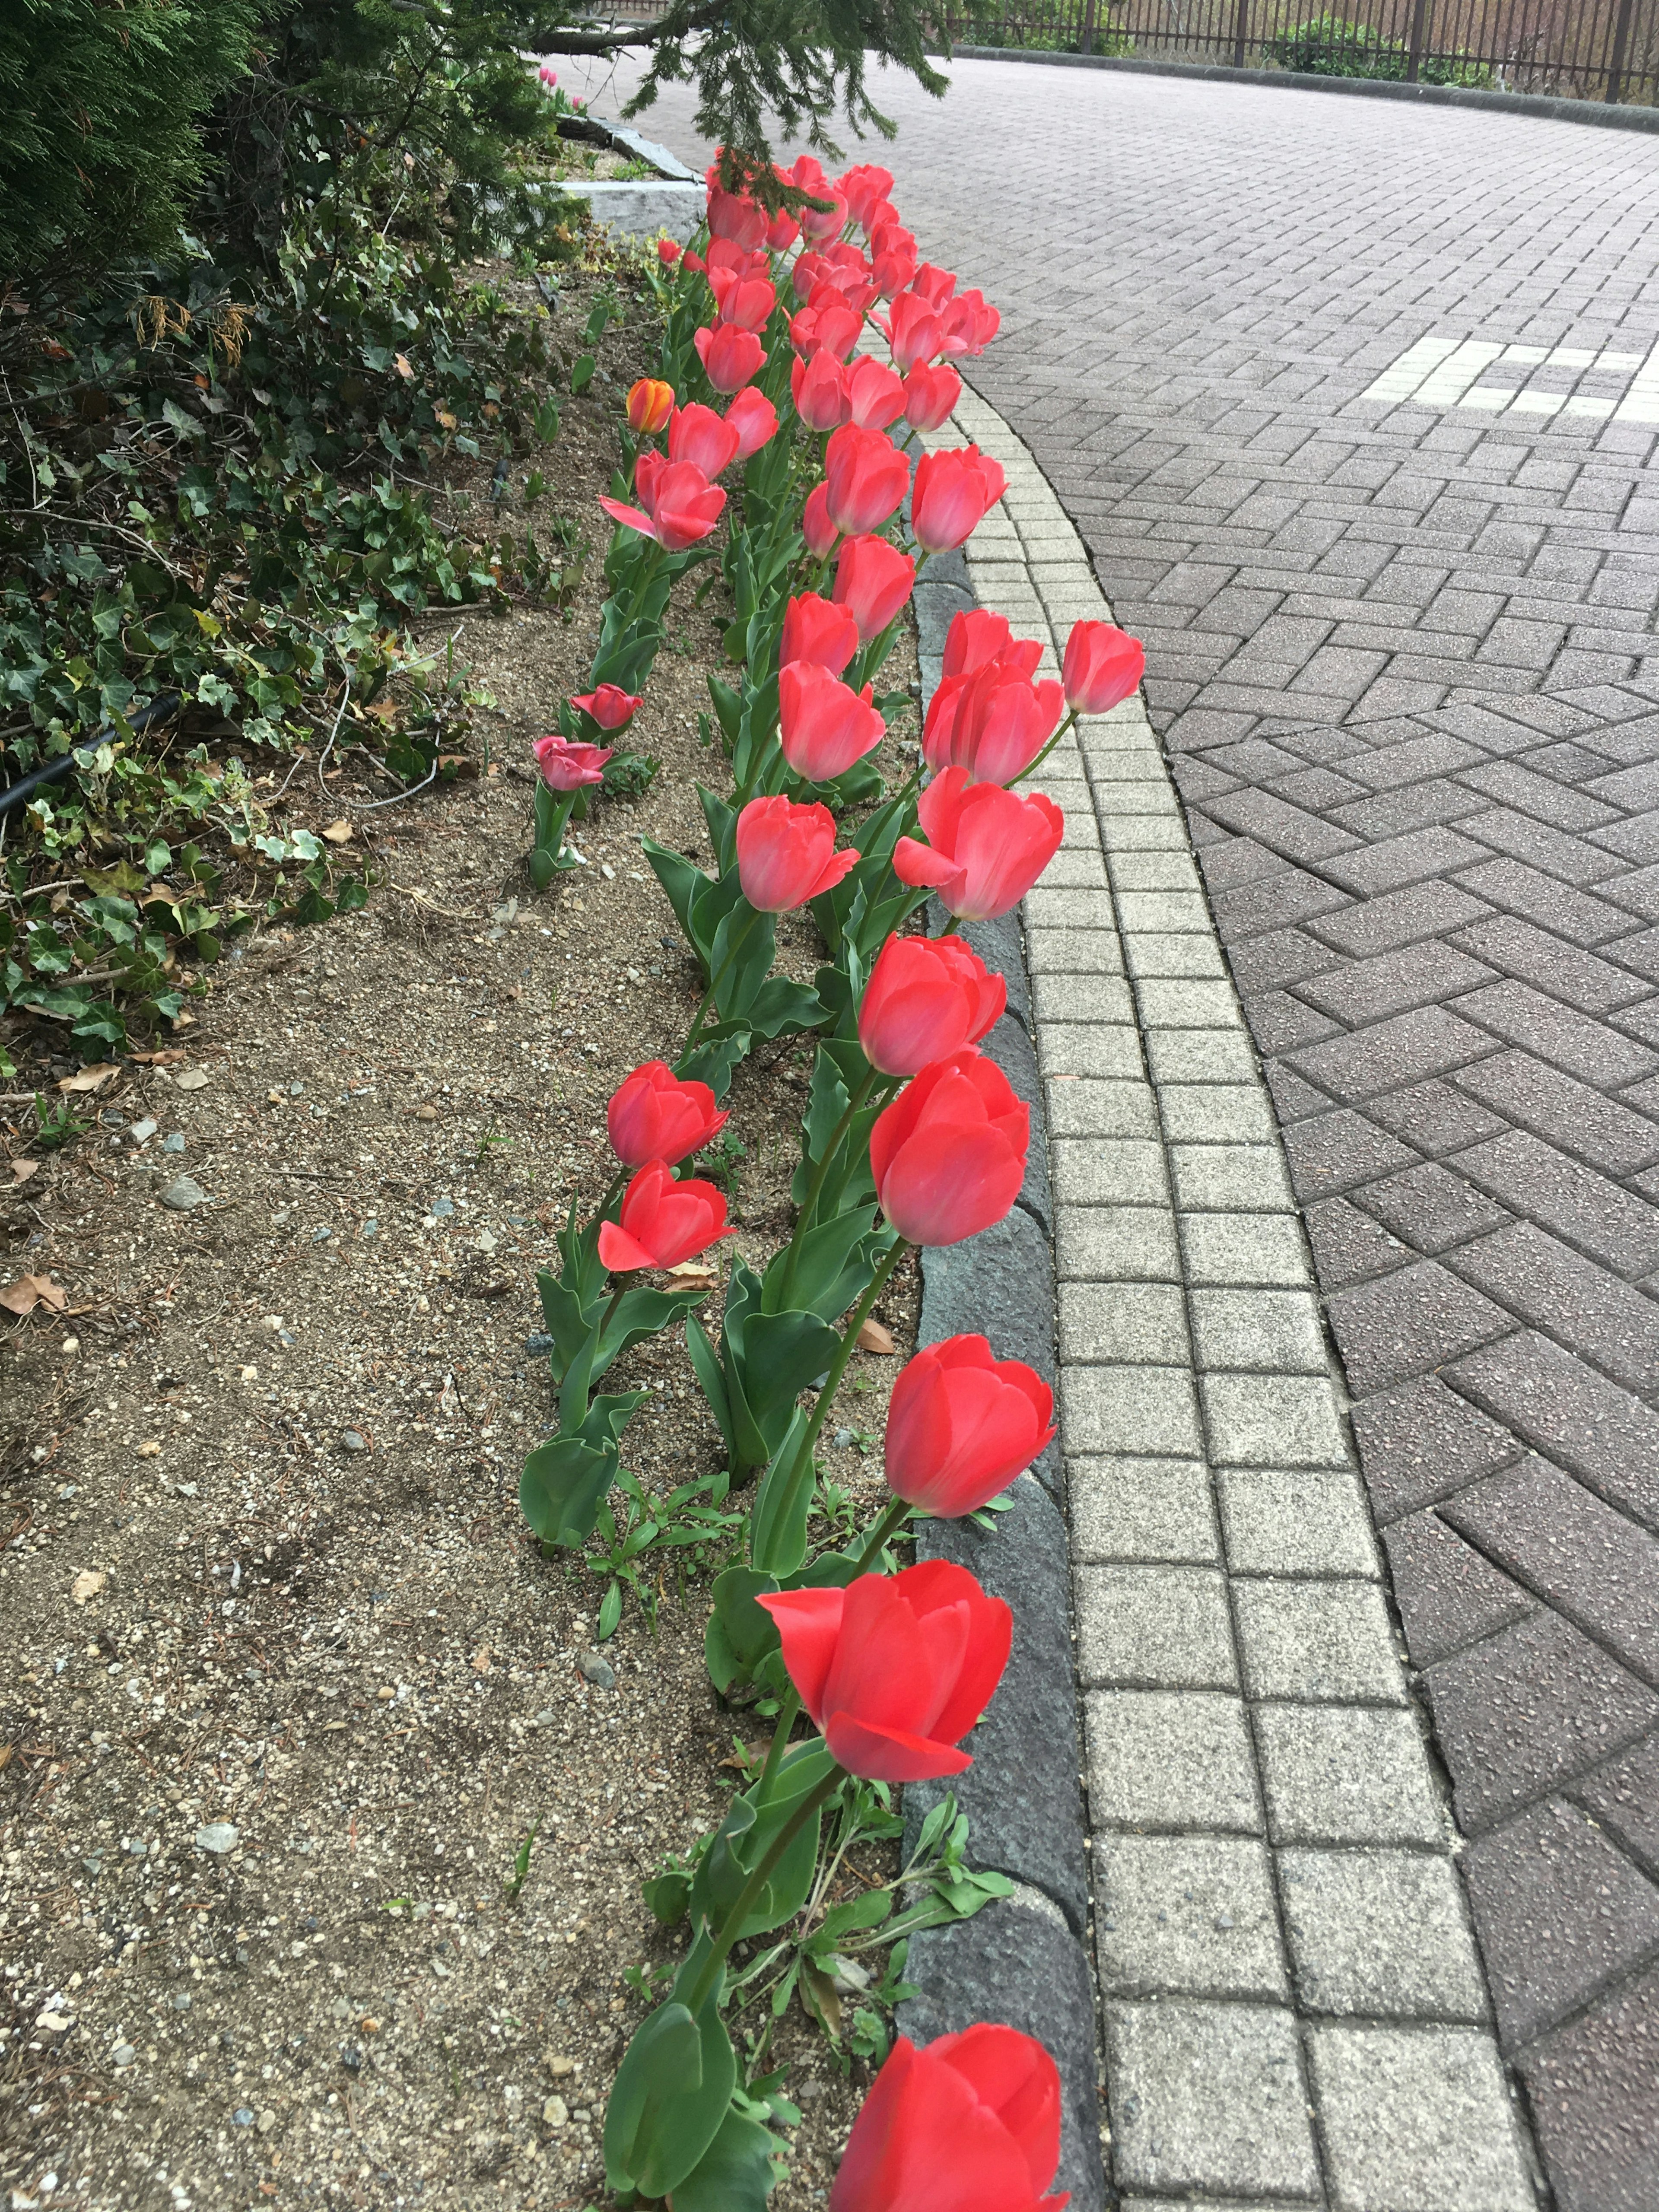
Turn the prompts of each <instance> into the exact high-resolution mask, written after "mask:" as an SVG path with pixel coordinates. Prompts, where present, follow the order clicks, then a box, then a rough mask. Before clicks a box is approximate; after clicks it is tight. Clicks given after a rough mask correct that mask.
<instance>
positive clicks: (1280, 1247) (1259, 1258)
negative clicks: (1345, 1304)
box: [1180, 1210, 1310, 1287]
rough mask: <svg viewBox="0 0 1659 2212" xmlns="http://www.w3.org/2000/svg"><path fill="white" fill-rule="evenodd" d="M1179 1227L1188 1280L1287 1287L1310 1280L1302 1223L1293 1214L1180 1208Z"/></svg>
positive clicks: (1192, 1281) (1198, 1282) (1196, 1282)
mask: <svg viewBox="0 0 1659 2212" xmlns="http://www.w3.org/2000/svg"><path fill="white" fill-rule="evenodd" d="M1180 1229H1181V1247H1182V1252H1183V1253H1184V1255H1185V1256H1186V1263H1187V1279H1188V1282H1190V1283H1194V1284H1218V1285H1219V1284H1237V1285H1263V1286H1264V1287H1265V1286H1273V1287H1280V1286H1285V1287H1288V1286H1291V1285H1300V1284H1304V1283H1306V1282H1307V1281H1308V1280H1309V1279H1310V1270H1309V1265H1308V1254H1307V1247H1306V1246H1305V1245H1304V1243H1303V1238H1302V1225H1301V1224H1300V1222H1299V1221H1297V1218H1296V1217H1295V1216H1294V1215H1293V1214H1288V1213H1197V1212H1187V1211H1185V1210H1183V1211H1182V1215H1181V1220H1180Z"/></svg>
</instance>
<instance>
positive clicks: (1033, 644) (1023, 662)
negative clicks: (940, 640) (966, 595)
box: [940, 607, 1042, 682]
mask: <svg viewBox="0 0 1659 2212" xmlns="http://www.w3.org/2000/svg"><path fill="white" fill-rule="evenodd" d="M992 660H1006V661H1011V662H1012V664H1013V665H1015V666H1016V667H1017V668H1018V670H1019V672H1020V674H1021V675H1022V676H1035V675H1036V672H1037V666H1038V664H1039V663H1040V662H1041V660H1042V645H1041V644H1040V643H1039V642H1038V641H1037V640H1036V638H1034V637H1033V638H1016V637H1015V635H1014V633H1013V631H1012V629H1011V628H1010V627H1009V624H1008V619H1007V617H1006V616H1005V615H996V614H993V613H992V612H991V610H990V609H989V608H988V607H962V608H958V610H957V612H956V613H955V614H953V615H952V616H951V627H950V629H948V630H946V631H945V661H944V666H943V668H942V670H941V671H940V673H941V676H942V677H943V678H944V679H945V681H946V682H948V681H949V680H950V678H951V677H953V676H971V675H972V674H973V672H974V671H975V669H976V668H983V667H984V666H985V665H986V664H987V662H988V661H992Z"/></svg>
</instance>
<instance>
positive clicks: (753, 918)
mask: <svg viewBox="0 0 1659 2212" xmlns="http://www.w3.org/2000/svg"><path fill="white" fill-rule="evenodd" d="M759 920H760V915H759V913H758V912H757V909H756V908H753V907H750V909H749V919H748V921H745V922H744V923H743V924H742V926H741V927H739V928H737V929H734V930H733V931H732V937H731V941H730V942H729V943H728V945H726V957H725V959H724V960H722V961H721V963H720V967H719V968H718V969H717V970H716V971H715V972H714V975H711V976H710V977H709V979H708V989H707V990H706V991H705V992H704V993H703V994H702V1005H701V1006H699V1007H698V1008H697V1011H696V1014H695V1015H694V1016H693V1017H692V1020H691V1026H690V1029H689V1030H687V1031H686V1036H685V1048H684V1051H683V1052H682V1053H681V1054H680V1058H681V1059H682V1060H684V1058H685V1054H686V1053H688V1052H690V1049H691V1048H692V1046H693V1045H694V1044H695V1043H696V1041H697V1031H698V1030H700V1029H701V1028H702V1018H703V1016H704V1015H705V1014H706V1013H707V1012H708V1009H709V1008H710V1006H713V1005H714V994H715V993H716V992H717V991H718V990H719V989H720V985H721V984H722V983H723V982H724V981H726V977H727V975H730V973H731V971H732V962H733V961H734V960H736V958H737V957H738V953H739V952H741V951H742V950H743V948H744V941H745V940H746V939H747V938H748V935H749V933H750V930H751V929H753V927H755V924H756V923H757V921H759Z"/></svg>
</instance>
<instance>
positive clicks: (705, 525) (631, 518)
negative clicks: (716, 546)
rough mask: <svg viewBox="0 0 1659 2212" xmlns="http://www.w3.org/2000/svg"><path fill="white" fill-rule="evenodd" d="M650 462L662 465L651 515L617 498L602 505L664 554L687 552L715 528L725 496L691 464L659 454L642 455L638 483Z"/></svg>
mask: <svg viewBox="0 0 1659 2212" xmlns="http://www.w3.org/2000/svg"><path fill="white" fill-rule="evenodd" d="M647 460H653V461H656V462H657V463H658V467H657V469H656V470H655V471H653V477H652V484H651V496H650V511H649V513H643V512H641V509H640V508H639V507H627V506H624V505H623V501H621V500H618V499H607V498H604V497H601V499H600V501H599V505H600V506H601V507H603V508H604V509H605V513H607V514H608V515H609V516H610V517H611V520H612V521H613V522H620V523H622V524H623V526H625V527H626V528H627V529H629V530H637V531H638V532H639V533H640V535H641V537H642V538H655V539H656V541H657V543H658V544H659V545H660V546H661V547H662V548H663V549H664V550H665V552H669V553H680V552H684V550H685V548H686V547H687V546H688V545H696V544H699V543H700V542H701V541H702V539H703V538H707V537H708V534H709V532H710V531H712V530H713V529H714V526H715V524H716V523H717V522H718V521H719V520H720V513H721V510H722V509H723V508H724V507H725V505H726V494H725V493H724V492H723V491H722V490H721V489H720V487H719V486H718V485H717V484H711V483H709V481H708V477H706V476H704V474H703V472H702V470H701V469H700V468H697V467H696V466H695V465H693V464H692V463H691V462H690V461H671V462H667V463H664V462H663V460H662V457H661V455H660V454H659V453H641V456H640V470H639V471H635V478H636V482H637V477H638V475H639V473H640V472H641V471H643V470H644V466H645V463H646V462H647Z"/></svg>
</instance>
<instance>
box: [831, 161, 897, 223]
mask: <svg viewBox="0 0 1659 2212" xmlns="http://www.w3.org/2000/svg"><path fill="white" fill-rule="evenodd" d="M892 189H893V173H892V171H891V170H890V169H882V168H878V167H877V166H876V164H875V163H874V162H873V161H860V162H859V163H858V165H857V166H856V167H854V168H851V169H848V171H847V173H846V174H845V175H844V176H842V177H838V178H837V179H836V191H838V192H839V193H840V194H841V196H842V199H844V200H845V201H846V203H847V212H848V215H849V216H851V217H852V218H853V221H854V222H855V223H857V225H858V227H859V228H860V230H861V231H863V232H864V233H865V234H866V236H867V235H868V234H869V232H870V229H871V228H872V217H871V213H870V211H871V210H872V208H873V207H875V206H877V205H878V204H879V203H880V202H881V201H883V200H884V199H885V198H886V197H887V196H888V194H889V193H890V191H892Z"/></svg>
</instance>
